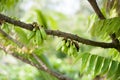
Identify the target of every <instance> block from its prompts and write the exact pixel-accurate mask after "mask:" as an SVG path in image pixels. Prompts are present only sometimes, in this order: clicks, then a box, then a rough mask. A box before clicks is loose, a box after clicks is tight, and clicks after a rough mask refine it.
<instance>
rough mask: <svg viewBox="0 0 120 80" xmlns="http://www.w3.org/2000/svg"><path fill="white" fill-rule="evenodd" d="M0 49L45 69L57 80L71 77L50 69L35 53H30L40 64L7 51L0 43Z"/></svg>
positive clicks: (66, 79)
mask: <svg viewBox="0 0 120 80" xmlns="http://www.w3.org/2000/svg"><path fill="white" fill-rule="evenodd" d="M0 49H2V50H4V51H5V52H6V53H8V54H10V55H12V56H14V57H15V58H17V59H19V60H21V61H23V62H25V63H27V64H30V65H32V66H34V67H36V68H37V69H38V70H42V71H45V72H47V73H49V74H50V75H52V76H54V77H56V78H57V79H59V80H72V79H70V78H68V77H67V76H64V75H62V74H60V73H58V72H55V71H53V70H50V69H49V68H48V67H47V66H45V64H44V63H43V62H42V61H41V60H40V59H39V58H38V57H37V56H36V55H35V54H32V57H34V58H35V59H36V60H37V61H38V63H39V64H40V65H38V64H35V63H33V62H31V61H29V60H28V59H25V58H23V57H22V56H19V55H17V53H14V52H11V51H9V50H8V49H6V48H5V47H4V46H3V45H0Z"/></svg>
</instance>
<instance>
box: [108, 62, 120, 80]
mask: <svg viewBox="0 0 120 80" xmlns="http://www.w3.org/2000/svg"><path fill="white" fill-rule="evenodd" d="M118 65H119V62H117V61H112V63H111V66H110V69H109V71H108V72H107V78H111V77H113V75H114V74H115V73H116V71H117V69H118Z"/></svg>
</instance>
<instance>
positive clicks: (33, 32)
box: [27, 31, 35, 40]
mask: <svg viewBox="0 0 120 80" xmlns="http://www.w3.org/2000/svg"><path fill="white" fill-rule="evenodd" d="M34 36H35V31H31V32H30V34H28V36H27V38H28V39H29V40H30V39H32V38H33V37H34Z"/></svg>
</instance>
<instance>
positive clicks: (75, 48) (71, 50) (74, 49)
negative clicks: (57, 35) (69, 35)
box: [56, 39, 79, 57]
mask: <svg viewBox="0 0 120 80" xmlns="http://www.w3.org/2000/svg"><path fill="white" fill-rule="evenodd" d="M56 50H59V51H62V52H64V53H67V55H69V56H74V57H75V56H77V54H78V52H79V44H78V43H77V42H75V41H72V40H66V39H63V40H62V41H61V42H60V43H59V44H58V46H57V49H56Z"/></svg>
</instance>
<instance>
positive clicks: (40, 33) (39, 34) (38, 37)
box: [27, 25, 47, 45]
mask: <svg viewBox="0 0 120 80" xmlns="http://www.w3.org/2000/svg"><path fill="white" fill-rule="evenodd" d="M34 26H35V28H34V29H33V31H31V32H30V34H29V35H28V36H27V37H28V39H29V40H31V39H33V42H34V43H35V44H37V45H40V44H41V43H43V40H45V39H46V37H47V35H46V32H45V30H44V28H43V27H40V26H36V25H34Z"/></svg>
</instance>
